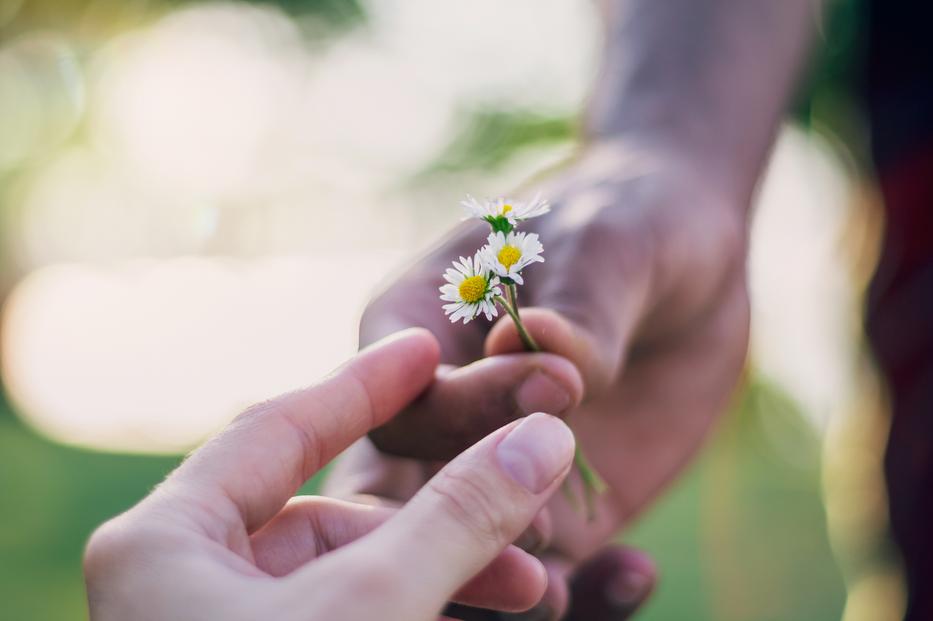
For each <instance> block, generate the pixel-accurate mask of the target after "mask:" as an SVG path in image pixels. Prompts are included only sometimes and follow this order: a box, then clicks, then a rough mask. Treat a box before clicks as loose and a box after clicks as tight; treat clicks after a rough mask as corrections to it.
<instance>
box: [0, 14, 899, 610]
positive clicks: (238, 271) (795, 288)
mask: <svg viewBox="0 0 933 621" xmlns="http://www.w3.org/2000/svg"><path fill="white" fill-rule="evenodd" d="M823 26H824V27H823V29H822V38H821V41H820V45H819V46H818V47H819V51H818V54H817V57H816V60H815V61H814V63H813V65H812V69H811V71H810V73H809V77H808V79H807V80H806V81H805V87H804V88H803V89H802V90H801V96H800V97H799V98H798V101H797V104H796V105H795V106H794V113H795V114H794V116H795V119H796V122H795V123H793V124H792V125H789V126H788V128H786V129H785V131H784V132H783V133H782V137H781V139H780V140H779V143H778V147H777V149H776V153H775V157H774V161H773V162H772V165H771V168H770V170H769V173H768V177H767V180H766V182H765V184H764V186H763V191H762V197H761V200H760V205H759V206H758V209H759V212H760V213H759V222H764V223H766V224H761V225H760V226H759V225H756V227H757V229H756V231H755V232H754V234H753V237H754V238H755V240H756V241H755V243H754V244H753V246H754V248H755V251H754V253H755V254H754V256H753V257H752V259H751V268H750V271H751V278H752V289H753V294H755V295H754V297H755V299H756V300H757V302H756V304H757V306H756V308H755V309H754V313H755V321H754V325H755V326H756V327H755V334H753V355H752V362H751V367H750V371H749V376H748V380H747V382H746V386H745V388H744V389H743V391H742V392H741V394H739V395H737V397H736V403H735V405H734V407H733V409H732V410H731V411H730V413H729V414H728V415H727V416H726V417H725V418H724V420H723V422H722V424H721V426H720V428H719V430H718V432H717V433H716V434H715V435H714V437H713V438H712V439H711V442H710V444H709V446H708V447H707V448H706V449H705V450H704V452H703V453H702V455H701V457H700V459H699V460H698V461H697V462H696V464H695V465H693V466H692V467H691V468H690V469H689V470H688V472H687V473H686V474H685V475H684V476H683V477H682V478H681V479H680V480H679V481H678V482H676V483H675V484H674V486H673V487H672V488H671V490H670V492H669V493H667V494H666V495H664V496H663V497H662V498H661V499H660V500H659V501H658V502H657V504H656V505H655V506H654V507H652V508H651V509H650V510H649V511H648V512H646V513H645V515H643V516H641V517H640V518H639V520H638V521H637V523H635V524H633V525H631V528H629V529H628V530H627V531H626V533H625V535H624V537H625V539H626V540H627V541H629V542H631V543H633V544H635V545H638V546H640V547H643V548H644V549H646V550H648V551H649V552H650V553H651V554H652V555H653V556H654V557H655V558H656V559H657V561H658V564H659V566H660V570H661V574H662V581H661V584H660V587H659V589H658V592H657V593H656V595H655V597H654V599H653V600H652V602H651V603H650V605H649V606H648V607H647V608H646V609H645V610H644V611H643V612H642V613H640V616H639V618H641V619H646V620H668V619H683V618H689V619H695V620H703V619H710V620H713V619H715V620H727V621H729V620H735V621H744V620H750V619H755V620H772V619H773V620H788V619H794V620H795V621H806V620H811V619H812V620H814V621H824V620H827V619H837V618H844V619H846V620H847V621H862V620H865V621H885V620H887V619H895V618H897V614H898V606H899V593H900V591H899V589H900V586H899V582H898V578H897V575H896V569H894V566H895V563H894V560H893V559H892V556H891V553H890V550H889V547H888V545H887V542H886V539H885V536H884V519H885V518H884V515H883V490H881V488H880V485H879V481H878V474H877V463H878V458H879V455H880V447H881V445H882V443H883V439H884V413H883V408H882V407H881V406H880V405H879V404H880V403H881V400H880V398H878V391H877V389H876V385H875V382H874V380H873V379H872V375H871V372H870V369H868V368H867V367H866V365H865V364H864V351H863V346H862V340H861V336H860V334H861V332H860V328H859V312H860V308H861V296H862V293H863V288H864V283H865V280H866V278H867V274H868V273H869V272H870V269H871V262H870V257H872V256H873V255H872V239H873V231H875V230H876V229H877V220H876V219H875V218H876V215H875V214H876V210H873V209H872V205H873V201H874V199H873V196H874V194H873V190H872V189H871V181H870V178H868V177H867V176H866V174H865V162H866V159H865V157H864V154H865V149H864V132H863V129H862V124H861V120H860V112H859V109H858V105H857V101H856V98H855V96H854V86H855V78H856V77H857V61H858V58H859V55H860V48H859V32H860V31H861V29H862V28H863V27H864V24H863V23H862V12H861V3H860V2H857V1H853V2H836V3H832V4H831V10H830V11H829V12H828V14H827V18H826V20H825V22H824V24H823ZM599 36H600V29H599V22H598V17H597V15H596V12H595V9H594V6H592V5H589V4H586V3H579V2H575V1H570V0H556V1H554V2H548V3H537V2H535V1H533V0H522V1H516V2H510V3H507V4H503V3H498V2H494V1H492V0H483V1H481V2H480V1H477V2H475V3H466V4H455V3H443V2H430V1H419V2H414V1H411V2H394V1H393V2H390V1H388V0H385V1H383V2H366V1H360V2H350V1H345V0H316V1H301V0H295V1H285V0H282V1H278V2H272V1H269V2H254V3H241V2H212V3H195V2H180V1H147V0H133V1H123V0H119V1H118V0H84V1H79V0H73V1H59V2H54V1H51V0H29V1H28V2H25V1H11V0H0V136H2V137H3V138H0V236H2V242H0V299H5V300H6V304H5V305H4V307H3V315H2V316H0V319H2V324H3V331H2V332H0V347H2V350H3V380H4V382H5V384H6V387H7V395H8V398H5V399H3V400H2V402H0V617H2V618H3V619H11V620H12V619H16V620H17V621H45V620H51V619H79V618H82V617H83V616H84V614H85V612H84V591H83V582H82V578H81V567H80V562H81V553H82V548H83V545H84V542H85V541H86V539H87V537H88V535H89V534H90V532H91V531H92V530H93V529H94V528H95V526H97V525H98V524H100V523H101V522H102V521H104V520H106V519H107V518H109V517H111V516H113V515H115V514H117V513H119V512H120V511H122V510H124V509H126V508H127V507H129V506H131V505H132V504H133V503H135V502H136V501H137V500H139V499H140V498H141V497H143V496H144V495H145V494H146V493H147V492H148V491H149V490H150V489H151V488H152V487H153V485H155V484H156V483H157V482H158V481H160V480H161V479H162V478H163V477H164V476H165V474H166V473H167V472H168V471H169V470H171V469H172V468H173V467H174V466H175V465H176V464H177V463H178V461H179V459H180V458H181V456H182V455H183V454H184V452H185V451H186V450H188V449H190V448H191V447H193V446H195V445H196V444H197V443H198V442H199V441H200V440H202V439H203V438H204V437H205V436H206V435H207V434H209V433H211V432H212V431H214V430H216V429H217V428H219V427H220V426H221V425H222V424H223V423H224V422H225V421H226V420H229V418H230V417H232V416H233V415H234V414H235V413H236V412H237V411H238V410H239V409H241V408H242V407H244V406H246V405H248V404H249V403H251V402H253V401H256V400H258V399H261V398H263V397H265V396H268V395H270V394H275V393H277V392H281V391H283V390H287V389H289V388H291V387H294V386H295V385H299V384H301V383H305V382H307V381H308V378H309V377H314V376H317V375H320V374H321V373H323V372H325V371H326V370H328V369H329V368H331V367H332V366H333V365H334V364H335V363H336V362H338V361H339V360H340V359H342V358H343V357H345V356H346V355H348V354H349V353H350V352H352V350H353V348H354V346H355V323H356V320H357V317H358V313H359V311H360V309H361V306H362V303H363V302H364V301H365V299H366V297H367V295H368V294H369V291H370V290H371V289H372V288H373V287H375V286H378V284H379V281H378V278H377V279H373V277H372V275H371V273H372V272H374V271H375V272H378V274H377V276H379V278H381V277H382V276H381V274H382V273H386V272H390V271H391V269H392V268H393V267H394V266H395V265H398V264H401V263H403V262H404V261H405V260H406V258H407V257H409V256H410V253H411V251H412V249H418V248H423V247H425V246H426V245H428V244H429V243H430V241H431V240H432V239H433V238H434V236H436V235H437V234H439V233H440V232H441V231H443V230H444V229H445V228H447V227H448V226H449V225H450V224H451V223H452V222H453V221H454V220H455V218H456V211H455V209H454V208H453V207H452V206H453V205H455V204H456V201H457V199H458V198H459V197H460V196H461V195H462V194H464V193H466V192H471V193H474V194H483V193H485V192H488V193H490V194H497V193H501V192H503V191H507V190H508V189H509V188H512V187H514V186H515V185H516V184H518V183H519V182H521V181H522V180H523V179H526V178H527V177H529V176H530V175H532V174H534V173H535V172H537V171H540V170H541V169H543V168H546V167H549V166H552V165H554V164H555V163H557V162H560V161H562V160H563V159H564V158H566V157H567V155H569V154H570V153H572V151H573V148H574V147H575V145H576V140H577V136H576V131H577V119H578V118H579V114H580V111H581V109H582V107H583V105H584V102H585V97H586V93H587V90H588V88H589V84H590V82H591V80H592V78H593V76H594V75H595V68H596V66H597V62H598V53H599ZM503 59H506V60H503ZM542 67H546V68H547V70H546V71H542V70H541V68H542ZM778 212H780V218H781V220H780V221H781V222H783V223H785V224H786V226H785V227H784V228H782V227H781V226H778V225H775V224H774V222H775V221H774V220H771V219H770V218H771V217H772V215H773V214H777V213H778ZM814 214H817V215H816V216H814ZM348 230H352V236H350V237H349V238H348V235H347V233H346V232H347V231H348ZM788 245H792V246H793V254H794V255H795V256H798V257H799V259H800V260H799V261H798V264H797V265H796V266H795V265H785V264H783V263H781V262H780V259H775V257H776V256H778V257H780V256H782V255H783V254H785V253H783V252H782V251H783V250H785V249H786V248H787V247H788ZM866 257H869V259H866ZM334 263H340V264H341V265H342V266H343V267H344V268H345V270H347V273H349V274H350V276H345V277H343V278H340V279H336V277H335V279H334V280H332V281H328V282H326V283H324V286H326V287H332V288H333V290H334V291H336V293H335V294H334V298H335V300H336V301H335V303H334V304H333V305H332V306H333V308H325V309H322V308H320V306H321V305H319V304H317V298H316V297H315V292H314V291H313V290H310V289H311V288H310V287H301V286H296V285H295V283H296V282H308V281H310V279H311V278H312V277H314V278H316V279H320V278H322V276H321V274H322V272H328V271H332V270H329V269H327V268H328V267H329V266H331V265H333V264H334ZM374 264H375V265H383V266H386V267H385V269H381V270H373V269H372V265H374ZM819 266H825V269H822V268H820V267H819ZM795 270H796V271H795ZM776 274H777V275H780V276H781V278H775V277H774V276H775V275H776ZM778 281H780V282H778ZM315 282H316V286H321V282H320V281H319V280H317V281H315ZM256 299H258V300H259V301H258V302H257V301H256ZM788 299H792V300H794V301H795V302H797V304H798V305H799V306H800V307H801V308H802V309H803V310H802V311H801V312H800V313H799V314H795V313H792V312H775V309H779V310H781V311H784V310H786V309H785V307H784V305H785V303H786V301H787V300H788ZM283 309H285V310H283ZM225 319H226V323H225ZM179 351H181V352H183V354H182V355H179ZM14 409H15V412H14ZM27 421H28V422H27ZM313 489H314V482H311V483H309V484H308V486H306V490H305V491H313Z"/></svg>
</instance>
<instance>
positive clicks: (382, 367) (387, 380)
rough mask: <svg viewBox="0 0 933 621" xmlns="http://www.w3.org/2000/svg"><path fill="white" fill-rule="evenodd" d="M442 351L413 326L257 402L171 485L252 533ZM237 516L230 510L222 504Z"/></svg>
mask: <svg viewBox="0 0 933 621" xmlns="http://www.w3.org/2000/svg"><path fill="white" fill-rule="evenodd" d="M438 357H439V350H438V345H437V341H436V340H435V339H434V337H433V336H432V335H431V334H430V333H429V332H428V331H426V330H423V329H419V328H413V329H410V330H405V331H403V332H400V333H397V334H395V335H393V336H390V337H388V338H386V339H383V340H382V341H379V342H378V343H375V344H373V345H371V346H370V347H368V348H366V349H365V350H363V351H362V352H360V353H359V354H357V355H356V356H354V357H353V358H352V359H350V360H349V361H348V362H347V363H345V364H344V365H343V366H341V367H340V368H339V369H337V370H336V371H334V373H332V374H331V375H330V376H328V377H327V378H325V379H324V380H322V381H321V382H319V383H318V384H315V385H312V386H311V387H309V388H304V389H302V390H297V391H295V392H292V393H289V394H286V395H283V396H280V397H277V398H275V399H272V400H270V401H266V402H265V403H261V404H259V405H256V406H254V407H252V408H250V409H249V410H247V411H246V412H244V413H243V414H241V415H240V416H238V417H237V418H236V419H235V420H234V421H233V423H231V424H230V425H229V426H228V427H227V428H226V429H225V430H224V431H222V432H221V433H220V434H219V435H218V436H216V437H215V438H213V439H212V440H211V441H210V442H208V443H207V444H206V445H205V446H204V447H202V448H201V449H200V450H198V451H196V452H195V453H194V454H193V455H192V456H191V457H190V458H189V459H188V460H187V461H185V462H184V463H183V464H182V465H181V466H180V467H179V468H178V470H176V471H175V473H173V474H172V476H171V477H170V478H169V480H168V481H167V482H166V486H165V487H166V488H168V489H169V490H171V491H173V492H176V495H181V496H182V497H183V498H191V499H193V500H195V501H196V505H197V506H201V507H210V509H211V512H212V513H213V514H214V516H215V519H216V514H218V513H220V514H221V515H224V516H225V517H227V516H230V517H231V518H232V519H241V520H242V522H243V524H245V526H246V528H247V531H248V532H252V531H254V530H256V529H257V528H259V527H260V526H262V525H263V524H264V523H265V522H267V521H268V520H269V519H270V518H271V517H272V516H273V515H275V514H276V513H278V511H279V510H281V508H282V507H283V506H284V504H285V502H286V501H287V500H288V499H289V498H290V497H291V496H292V495H293V494H294V493H295V492H296V491H297V490H298V488H299V487H301V485H302V484H303V483H304V482H305V481H306V480H307V479H308V478H309V477H310V476H311V475H312V474H314V473H315V472H317V471H318V470H319V469H320V468H321V467H323V466H324V465H325V464H327V463H328V462H329V461H331V460H332V459H333V458H334V457H336V456H337V454H339V453H340V452H341V451H343V450H344V449H345V448H347V447H348V446H349V445H350V444H352V443H353V442H354V441H355V440H357V439H359V438H360V437H362V436H363V435H365V434H366V432H368V431H369V430H370V429H372V428H373V427H376V426H379V425H381V424H382V423H384V422H386V421H387V420H389V419H390V418H391V417H392V416H394V415H395V414H396V413H397V412H398V411H399V410H400V409H402V408H403V407H405V406H406V405H407V404H408V403H409V402H411V401H412V400H413V399H414V398H415V397H417V396H418V394H419V393H420V392H422V391H423V390H424V389H425V388H426V387H427V386H428V384H429V383H430V382H431V381H432V379H433V377H434V370H435V368H436V367H437V363H438ZM225 508H227V509H233V510H235V513H223V509H225Z"/></svg>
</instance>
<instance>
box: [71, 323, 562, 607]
mask: <svg viewBox="0 0 933 621" xmlns="http://www.w3.org/2000/svg"><path fill="white" fill-rule="evenodd" d="M438 358H439V347H438V343H437V341H436V340H435V339H434V337H433V336H431V335H430V334H429V333H428V332H426V331H425V330H421V329H414V330H408V331H404V332H402V333H400V334H397V335H395V336H393V337H391V338H389V339H386V340H383V341H381V342H380V343H377V344H375V345H373V346H372V347H370V348H367V349H366V350H365V351H363V352H362V353H360V354H359V355H357V356H356V357H355V358H353V359H352V360H351V361H350V362H348V363H347V364H346V365H344V366H343V367H341V368H340V369H338V370H337V371H336V372H335V373H334V374H332V375H331V376H329V377H328V378H325V379H324V380H323V381H321V382H320V383H318V384H315V385H313V386H311V387H309V388H306V389H302V390H298V391H295V392H293V393H290V394H288V395H284V396H281V397H278V398H276V399H273V400H271V401H268V402H266V403H263V404H260V405H258V406H256V407H254V408H252V409H250V410H249V411H247V412H246V413H244V414H243V415H241V416H240V417H238V418H237V419H236V420H235V421H234V422H233V423H232V424H231V425H230V426H229V427H228V428H227V429H225V430H224V431H223V432H222V433H220V434H219V435H218V436H217V437H215V438H213V439H212V440H211V441H209V442H208V443H207V444H206V445H205V446H203V447H202V448H201V449H199V450H198V451H196V452H195V453H194V454H193V455H192V456H191V457H189V458H188V459H187V460H186V461H185V462H184V463H183V464H182V465H181V466H180V467H179V468H178V469H177V470H176V471H175V472H173V473H172V474H171V475H170V476H169V477H168V478H167V479H166V481H165V482H163V483H162V484H161V485H160V486H159V487H158V488H156V490H155V491H153V492H152V494H150V495H149V496H148V497H147V498H145V499H144V500H143V501H142V502H140V503H139V504H138V505H137V506H135V507H133V508H132V509H130V510H129V511H127V512H126V513H124V514H123V515H120V516H118V517H116V518H114V519H112V520H110V521H109V522H107V523H106V524H104V525H103V526H101V527H100V528H99V529H98V530H97V531H96V532H95V533H94V535H93V536H92V538H91V540H90V543H89V544H88V548H87V552H86V556H85V575H86V578H87V587H88V601H89V607H90V617H91V620H92V621H111V620H112V621H125V620H127V619H133V620H136V621H145V620H150V619H151V620H165V619H172V620H173V621H184V620H198V619H204V620H215V619H225V620H232V621H236V620H240V619H242V620H244V621H246V620H255V619H279V620H284V621H290V620H294V621H302V620H304V621H312V620H313V621H317V620H322V619H327V620H328V621H359V620H360V619H380V620H387V621H418V620H425V621H434V620H436V619H443V618H444V617H442V616H440V615H441V613H442V609H443V608H444V606H445V604H446V603H447V602H448V601H450V600H455V601H460V602H463V603H466V604H470V605H474V606H482V607H487V608H494V609H499V610H512V611H516V610H523V609H527V608H529V607H530V606H532V605H534V604H535V603H536V602H537V601H538V600H539V599H540V597H541V596H542V594H543V593H544V590H545V588H546V585H547V574H546V572H545V569H544V567H543V566H542V564H541V562H540V561H539V560H538V559H536V558H535V557H533V556H531V555H530V554H527V553H526V552H523V551H522V550H520V549H518V548H517V547H514V546H511V545H510V542H512V541H513V540H515V539H516V538H517V537H518V536H519V535H520V534H521V533H522V531H523V530H525V529H526V527H527V526H528V524H529V523H530V522H531V521H532V519H533V518H534V516H535V515H536V514H537V513H538V512H539V511H540V510H541V508H542V506H543V505H544V503H545V502H546V501H547V499H548V498H549V497H550V496H551V495H552V494H553V493H554V491H555V490H556V489H557V487H558V486H559V485H560V483H561V481H562V480H563V479H564V477H565V476H566V475H567V473H568V471H569V469H570V465H571V460H572V457H573V451H574V439H573V435H572V433H571V432H570V430H569V429H568V428H567V426H566V425H565V424H564V423H562V422H561V421H560V420H558V419H557V418H554V417H553V416H549V415H546V414H536V415H534V416H530V417H528V418H525V419H523V420H522V421H520V422H515V423H512V424H509V425H506V426H505V427H503V428H502V429H498V430H496V431H494V432H492V433H491V434H489V435H488V436H487V437H485V438H483V439H482V440H481V441H480V442H478V443H477V444H476V445H474V446H473V447H471V448H470V449H468V450H467V451H466V452H464V453H463V454H462V455H460V456H458V457H457V458H456V459H454V460H453V461H452V462H450V463H449V464H448V465H447V466H446V467H445V468H444V469H443V470H441V471H440V472H439V473H438V474H437V475H436V476H435V477H434V478H432V479H431V481H430V482H429V483H428V484H427V485H425V486H424V487H423V489H422V490H421V491H420V492H419V493H418V494H417V495H415V496H414V498H412V500H411V501H410V502H409V503H408V504H407V505H406V506H405V507H404V508H402V509H400V510H395V509H389V508H377V507H372V506H370V505H366V504H354V503H349V502H343V501H338V500H334V499H328V498H323V497H316V496H315V497H310V496H305V497H293V495H294V494H295V492H296V491H297V489H298V488H299V487H300V486H301V484H302V483H303V482H304V481H305V480H306V479H307V478H308V477H310V476H311V475H312V474H314V472H316V471H317V470H318V469H320V468H321V467H322V466H324V465H325V464H326V463H327V462H329V461H330V460H331V459H333V458H334V457H335V456H336V455H337V454H338V453H339V452H340V451H342V450H343V449H344V448H346V447H347V446H348V445H349V444H350V443H352V442H353V441H355V440H357V439H358V438H360V437H361V436H362V435H364V434H365V433H366V432H367V431H368V430H370V429H371V428H372V427H374V426H377V425H380V424H383V423H385V422H387V421H388V420H390V419H391V418H392V417H393V416H394V415H395V414H397V413H398V411H400V410H401V409H404V408H405V407H406V406H408V404H409V403H410V402H411V401H412V400H413V399H414V398H415V397H417V395H418V394H419V393H421V392H422V391H423V390H424V389H425V388H426V387H428V386H429V385H430V384H431V382H432V381H433V379H434V375H435V373H436V367H437V363H438Z"/></svg>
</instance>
